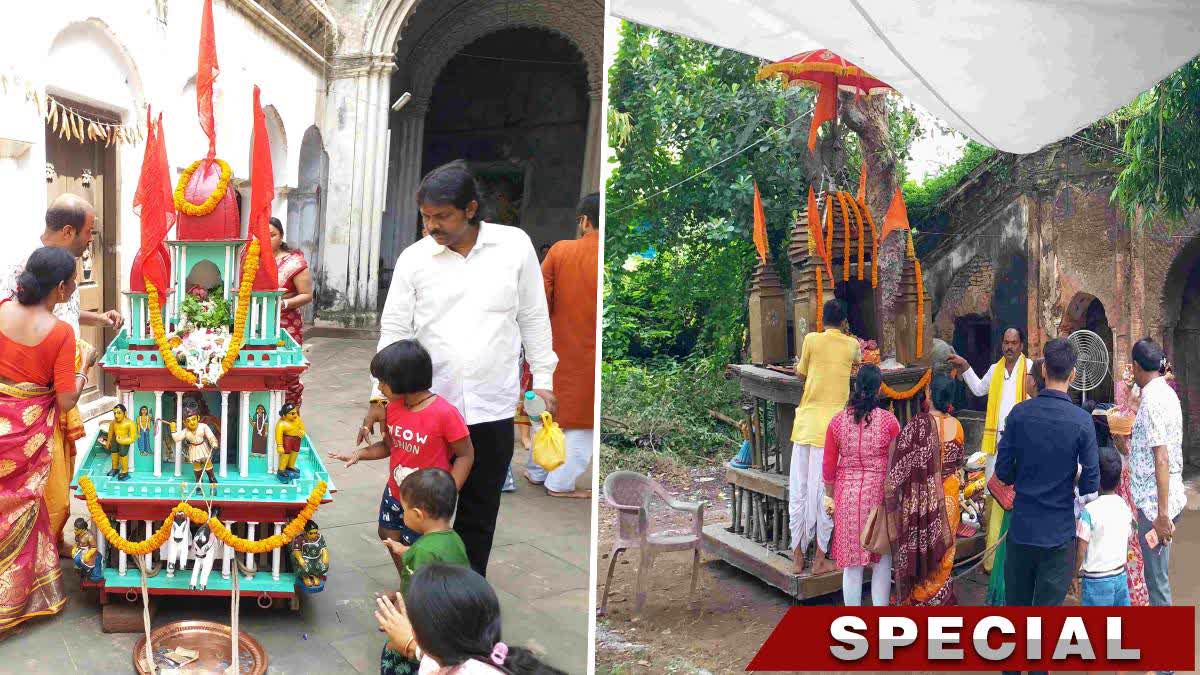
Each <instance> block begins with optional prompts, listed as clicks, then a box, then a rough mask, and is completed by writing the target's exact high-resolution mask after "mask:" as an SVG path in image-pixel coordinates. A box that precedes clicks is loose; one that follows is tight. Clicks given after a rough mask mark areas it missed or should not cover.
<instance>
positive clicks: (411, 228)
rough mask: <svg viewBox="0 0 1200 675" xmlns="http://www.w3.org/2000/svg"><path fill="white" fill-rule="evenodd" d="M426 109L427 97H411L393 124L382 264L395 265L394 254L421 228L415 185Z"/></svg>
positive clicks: (411, 239) (417, 177) (413, 238)
mask: <svg viewBox="0 0 1200 675" xmlns="http://www.w3.org/2000/svg"><path fill="white" fill-rule="evenodd" d="M428 112H429V100H428V99H416V98H414V99H412V100H410V101H409V102H408V105H406V106H404V109H403V110H401V111H400V117H399V118H398V119H397V120H396V123H395V125H394V126H393V129H392V131H393V136H392V137H393V139H395V140H394V141H393V143H394V145H395V146H396V150H395V156H394V158H393V160H394V161H393V166H394V167H395V172H394V175H393V176H392V177H391V178H390V180H389V181H388V182H389V183H390V184H391V189H392V193H391V195H390V197H391V198H392V199H391V203H392V204H393V205H394V206H393V209H394V211H395V216H394V225H393V226H392V228H391V230H392V231H391V235H392V236H391V237H390V241H389V242H388V244H389V247H388V248H387V249H385V250H384V251H383V252H382V253H381V255H382V256H383V258H384V263H385V266H386V267H391V266H392V265H393V264H395V261H396V257H397V256H399V255H400V252H401V251H403V250H404V249H405V248H407V247H408V245H409V244H411V243H413V242H414V241H416V240H417V235H418V234H419V233H420V231H421V226H420V224H419V220H418V219H419V218H420V209H418V208H417V188H418V187H420V186H421V178H422V176H421V157H422V155H423V154H424V153H423V150H424V147H425V146H424V139H425V115H426V114H427V113H428Z"/></svg>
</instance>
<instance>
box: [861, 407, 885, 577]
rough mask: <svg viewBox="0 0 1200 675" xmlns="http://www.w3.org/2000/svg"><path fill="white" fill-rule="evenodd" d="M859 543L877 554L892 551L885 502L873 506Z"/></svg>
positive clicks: (869, 551) (864, 548) (864, 524)
mask: <svg viewBox="0 0 1200 675" xmlns="http://www.w3.org/2000/svg"><path fill="white" fill-rule="evenodd" d="M858 447H859V450H860V451H861V450H862V429H859V430H858ZM858 543H860V544H862V547H863V550H865V551H867V552H868V553H874V554H876V555H887V554H889V553H891V552H892V540H891V539H890V538H889V537H888V529H887V513H886V511H885V510H884V507H883V504H882V503H880V504H876V505H875V506H872V507H871V511H870V513H868V514H867V520H866V522H864V523H863V529H862V532H860V533H859V534H858Z"/></svg>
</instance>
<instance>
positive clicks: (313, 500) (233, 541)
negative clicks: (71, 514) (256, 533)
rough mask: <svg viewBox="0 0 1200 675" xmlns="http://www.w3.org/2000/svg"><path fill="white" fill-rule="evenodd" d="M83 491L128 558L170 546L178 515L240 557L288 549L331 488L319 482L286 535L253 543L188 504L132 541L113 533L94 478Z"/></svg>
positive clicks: (95, 517) (84, 481) (83, 483)
mask: <svg viewBox="0 0 1200 675" xmlns="http://www.w3.org/2000/svg"><path fill="white" fill-rule="evenodd" d="M79 487H80V489H81V490H82V491H83V496H84V498H85V499H86V500H87V508H88V512H89V513H91V515H92V522H93V523H95V524H96V529H97V530H99V531H100V533H101V534H103V535H104V538H105V539H107V540H108V541H109V543H111V544H112V545H113V546H115V547H116V548H117V549H118V550H120V551H122V552H124V553H126V554H127V555H147V554H149V553H153V552H154V551H157V550H158V549H159V548H161V547H162V545H163V544H165V543H166V542H167V538H168V537H170V536H171V524H172V521H173V520H174V519H175V514H176V513H183V514H184V515H186V516H187V517H188V519H189V520H191V521H192V522H193V523H195V524H197V525H204V524H205V523H207V524H208V526H209V529H210V530H211V531H212V533H213V536H215V537H216V538H217V539H220V540H221V541H222V542H224V543H225V544H227V545H228V546H229V547H231V548H232V549H233V550H235V551H237V552H238V553H269V552H271V551H274V550H275V549H277V548H280V547H282V546H286V545H287V544H288V543H289V542H291V541H292V540H293V539H295V538H296V537H297V536H299V535H300V534H301V533H302V532H303V531H304V525H305V524H306V523H307V522H308V521H309V520H311V519H312V517H313V515H314V514H315V513H316V512H317V508H318V507H319V506H320V505H321V500H322V499H323V498H324V497H325V490H326V489H327V487H328V486H327V485H326V484H325V481H318V482H317V486H316V487H314V488H313V491H312V493H311V494H309V496H308V500H307V503H305V505H304V508H302V509H300V513H298V514H296V517H295V518H292V520H291V521H290V522H289V523H288V524H287V525H285V526H284V528H283V532H282V533H281V534H275V535H272V536H270V537H267V538H266V539H260V540H258V541H251V540H249V539H243V538H241V537H238V536H236V535H234V534H233V533H232V532H230V531H229V528H227V527H225V524H224V523H222V522H221V521H220V519H218V518H210V517H209V515H208V512H206V511H202V510H201V509H198V508H196V507H194V506H192V505H191V504H188V503H186V502H179V503H178V504H176V505H175V508H173V509H171V512H170V513H168V514H167V516H166V518H164V519H163V524H162V527H160V528H159V529H158V531H157V532H155V533H154V534H153V535H151V536H150V537H149V538H148V539H146V540H145V541H139V542H132V541H129V540H128V539H125V538H124V537H122V536H121V535H120V534H119V533H118V532H117V531H116V530H115V529H113V526H112V523H111V522H110V521H109V519H108V516H107V515H106V514H105V513H104V509H103V508H101V506H100V502H99V501H98V500H97V499H96V486H95V485H94V484H92V479H91V478H88V477H87V476H84V477H82V478H80V479H79Z"/></svg>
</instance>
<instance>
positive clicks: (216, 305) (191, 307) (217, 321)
mask: <svg viewBox="0 0 1200 675" xmlns="http://www.w3.org/2000/svg"><path fill="white" fill-rule="evenodd" d="M222 293H223V289H222V288H221V287H220V286H214V287H213V288H210V289H208V300H207V301H205V302H201V301H200V300H197V299H196V297H195V296H194V295H192V294H191V293H188V294H187V295H185V296H183V307H182V311H183V318H185V319H187V320H188V322H189V323H191V324H192V325H194V326H198V327H200V328H228V327H230V326H232V325H233V315H232V314H230V312H229V303H228V302H226V300H225V297H224V296H223V295H222ZM206 305H207V306H206Z"/></svg>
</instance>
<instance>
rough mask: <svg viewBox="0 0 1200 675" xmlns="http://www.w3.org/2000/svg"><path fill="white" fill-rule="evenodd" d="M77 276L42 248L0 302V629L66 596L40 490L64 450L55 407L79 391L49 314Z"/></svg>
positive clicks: (69, 350)
mask: <svg viewBox="0 0 1200 675" xmlns="http://www.w3.org/2000/svg"><path fill="white" fill-rule="evenodd" d="M74 279H75V259H74V257H72V256H71V254H70V253H68V252H67V251H65V250H64V249H58V248H49V247H47V248H41V249H38V250H37V251H35V252H34V254H33V255H32V256H30V258H29V262H28V264H27V265H26V267H25V272H24V273H22V275H21V279H20V285H19V286H18V289H17V299H16V301H15V302H14V301H11V300H7V301H4V302H0V633H2V632H4V631H6V630H8V629H10V628H12V627H13V626H16V625H17V624H20V623H21V622H23V621H26V620H28V619H31V618H34V617H37V616H45V615H49V614H55V613H57V612H58V611H59V610H61V609H62V607H63V605H64V604H65V603H66V595H65V593H64V592H63V583H62V576H61V572H60V570H59V562H58V546H57V541H56V539H57V537H56V536H55V535H54V533H52V531H51V528H50V514H49V510H48V508H47V504H46V495H45V491H46V484H47V481H48V479H49V477H50V465H51V459H52V457H53V456H54V455H55V454H56V453H58V454H61V453H63V452H64V425H63V424H62V419H61V417H60V413H59V411H60V410H70V409H71V408H74V407H75V404H76V402H77V401H78V399H79V390H80V385H79V381H78V379H77V378H76V377H75V375H76V369H75V332H74V331H73V330H72V329H71V327H70V326H69V325H68V324H66V323H64V322H62V321H59V320H58V319H56V318H55V317H54V315H53V308H54V305H55V304H57V303H59V302H61V301H62V300H63V299H64V298H66V297H70V295H71V293H72V292H73V290H74V286H75V280H74Z"/></svg>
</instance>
